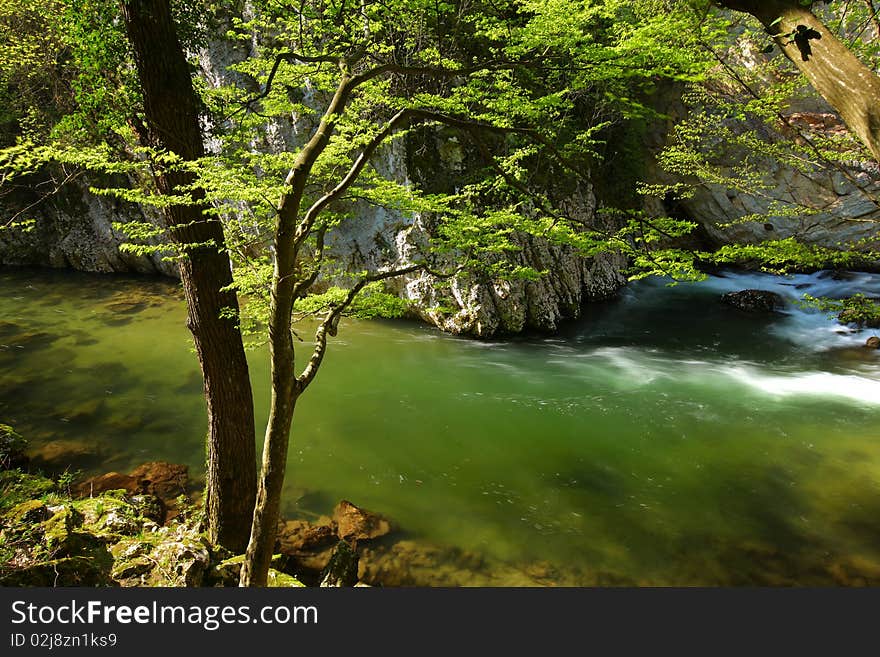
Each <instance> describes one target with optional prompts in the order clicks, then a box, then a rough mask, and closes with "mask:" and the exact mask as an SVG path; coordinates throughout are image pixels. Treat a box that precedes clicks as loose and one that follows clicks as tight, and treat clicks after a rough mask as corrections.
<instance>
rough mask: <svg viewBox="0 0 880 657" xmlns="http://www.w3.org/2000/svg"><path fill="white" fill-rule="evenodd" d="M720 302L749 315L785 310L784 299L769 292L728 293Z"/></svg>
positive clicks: (745, 291)
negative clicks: (749, 313)
mask: <svg viewBox="0 0 880 657" xmlns="http://www.w3.org/2000/svg"><path fill="white" fill-rule="evenodd" d="M721 301H722V302H723V303H726V304H727V305H729V306H733V307H734V308H739V309H740V310H745V311H746V312H751V313H763V312H776V311H778V310H782V309H783V308H785V299H783V298H782V296H780V295H779V294H777V293H776V292H770V291H769V290H742V291H740V292H728V293H727V294H725V295H723V296H722V297H721Z"/></svg>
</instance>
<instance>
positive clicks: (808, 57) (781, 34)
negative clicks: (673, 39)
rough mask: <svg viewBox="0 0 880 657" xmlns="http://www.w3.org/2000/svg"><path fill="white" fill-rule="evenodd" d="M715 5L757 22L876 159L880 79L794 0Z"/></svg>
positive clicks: (879, 153)
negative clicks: (752, 17)
mask: <svg viewBox="0 0 880 657" xmlns="http://www.w3.org/2000/svg"><path fill="white" fill-rule="evenodd" d="M719 4H721V5H723V6H724V7H727V8H728V9H734V10H736V11H743V12H747V13H749V14H752V15H753V16H754V17H755V18H757V19H758V20H759V21H761V23H762V24H763V25H764V27H766V28H767V31H768V32H770V34H772V35H773V36H774V39H775V40H776V43H777V44H778V45H779V47H780V48H781V49H782V51H783V52H784V53H785V55H786V57H788V58H789V59H790V60H791V61H792V62H793V63H794V65H795V66H797V67H798V69H800V71H801V72H802V73H803V74H804V75H805V76H806V77H807V79H808V80H809V81H810V84H812V85H813V88H814V89H815V90H816V91H817V92H819V94H821V95H822V97H823V98H824V99H825V100H826V101H828V104H829V105H831V106H832V107H833V108H834V109H835V110H836V111H837V113H838V114H840V116H841V118H842V119H843V120H844V122H845V123H846V125H847V127H848V128H849V129H850V131H851V132H852V133H853V134H855V135H856V136H857V137H858V138H859V139H861V140H862V142H863V143H864V144H865V146H867V147H868V150H869V151H870V152H871V154H872V155H873V156H874V159H876V160H878V161H880V77H878V76H877V75H876V74H875V73H874V72H873V71H872V70H871V69H870V68H868V67H867V66H865V65H864V64H863V63H862V62H861V61H860V60H859V59H858V58H857V57H856V56H855V55H854V54H853V53H852V51H850V50H849V48H847V47H846V46H845V45H844V44H843V43H841V42H840V40H839V39H838V38H837V37H835V36H834V35H833V34H832V33H831V32H830V31H829V30H828V28H827V27H825V25H824V24H823V23H822V22H821V21H820V20H819V19H818V18H816V16H815V15H814V14H813V13H812V12H811V11H810V9H809V8H808V7H803V6H801V5H800V4H799V3H798V0H720V1H719ZM810 30H812V31H813V32H810Z"/></svg>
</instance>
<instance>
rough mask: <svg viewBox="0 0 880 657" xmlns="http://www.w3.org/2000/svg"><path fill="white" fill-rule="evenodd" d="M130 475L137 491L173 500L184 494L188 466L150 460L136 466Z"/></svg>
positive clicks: (187, 480) (187, 479)
mask: <svg viewBox="0 0 880 657" xmlns="http://www.w3.org/2000/svg"><path fill="white" fill-rule="evenodd" d="M131 476H132V477H133V478H134V479H135V480H136V481H137V483H138V491H139V492H141V493H148V494H150V495H155V496H156V497H159V498H161V499H163V500H173V499H175V498H177V497H179V496H180V495H186V488H187V484H188V483H189V468H187V466H185V465H180V464H178V463H168V462H166V461H152V462H150V463H144V464H143V465H139V466H138V467H136V468H135V469H134V470H132V471H131Z"/></svg>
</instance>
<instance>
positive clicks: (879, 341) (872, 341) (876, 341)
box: [865, 335, 880, 349]
mask: <svg viewBox="0 0 880 657" xmlns="http://www.w3.org/2000/svg"><path fill="white" fill-rule="evenodd" d="M865 346H866V347H867V348H868V349H880V338H878V337H877V336H876V335H872V336H871V337H870V338H868V341H867V342H865Z"/></svg>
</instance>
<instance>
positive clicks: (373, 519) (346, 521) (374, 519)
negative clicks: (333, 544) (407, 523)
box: [333, 500, 391, 541]
mask: <svg viewBox="0 0 880 657" xmlns="http://www.w3.org/2000/svg"><path fill="white" fill-rule="evenodd" d="M333 521H334V522H335V523H336V534H337V536H339V538H341V539H352V540H355V541H366V540H370V539H373V538H378V537H380V536H385V535H386V534H388V533H389V532H390V531H391V523H390V522H388V521H387V520H386V519H385V518H383V517H382V516H380V515H377V514H375V513H372V512H370V511H366V510H364V509H360V508H358V507H356V506H355V505H354V504H352V503H351V502H349V501H348V500H342V501H341V502H340V503H339V504H337V505H336V508H335V509H333Z"/></svg>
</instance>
